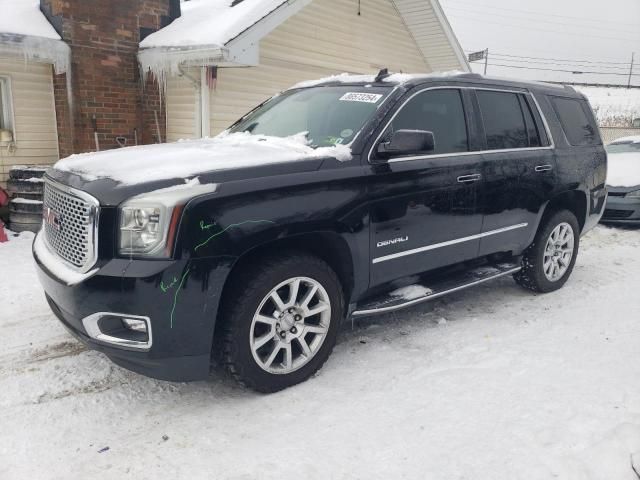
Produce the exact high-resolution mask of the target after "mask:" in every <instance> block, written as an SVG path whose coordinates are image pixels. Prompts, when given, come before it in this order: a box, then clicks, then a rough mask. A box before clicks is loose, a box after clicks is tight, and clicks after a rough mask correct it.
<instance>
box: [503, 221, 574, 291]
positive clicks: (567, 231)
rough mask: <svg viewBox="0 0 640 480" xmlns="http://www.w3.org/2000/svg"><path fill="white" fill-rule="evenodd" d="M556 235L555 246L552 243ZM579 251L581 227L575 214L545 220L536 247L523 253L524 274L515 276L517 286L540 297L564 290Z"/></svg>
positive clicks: (533, 246)
mask: <svg viewBox="0 0 640 480" xmlns="http://www.w3.org/2000/svg"><path fill="white" fill-rule="evenodd" d="M554 234H555V235H556V237H555V238H556V240H555V242H554V241H553V239H551V236H552V235H554ZM569 236H572V237H573V248H572V250H571V256H570V258H568V255H567V252H568V251H569V241H568V238H569ZM579 247H580V227H579V226H578V220H577V219H576V216H575V215H574V214H573V213H571V212H570V211H569V210H559V211H556V212H553V213H551V214H550V215H548V216H546V217H543V221H542V222H541V224H540V226H539V227H538V232H537V233H536V236H535V239H534V240H533V243H532V244H531V245H530V246H529V247H528V248H527V250H526V251H525V252H524V255H523V259H522V270H520V271H519V272H518V273H516V274H515V275H514V276H513V277H514V279H515V281H516V283H518V284H519V285H520V286H522V287H524V288H527V289H529V290H533V291H534V292H540V293H548V292H553V291H555V290H558V289H559V288H562V286H563V285H564V284H565V283H566V282H567V280H568V279H569V277H570V276H571V272H572V271H573V266H574V265H575V263H576V258H577V257H578V250H579ZM547 249H549V250H548V252H546V251H547ZM545 252H546V253H547V254H545ZM556 252H557V253H556ZM563 260H564V261H563ZM545 261H546V262H547V264H546V265H545ZM549 262H550V263H549ZM549 265H551V267H549ZM556 268H557V269H556Z"/></svg>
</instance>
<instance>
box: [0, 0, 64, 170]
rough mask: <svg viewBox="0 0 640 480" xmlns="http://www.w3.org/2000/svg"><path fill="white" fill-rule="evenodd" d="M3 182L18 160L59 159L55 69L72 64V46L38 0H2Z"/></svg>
mask: <svg viewBox="0 0 640 480" xmlns="http://www.w3.org/2000/svg"><path fill="white" fill-rule="evenodd" d="M0 7H1V13H0V183H3V182H5V181H6V178H7V175H8V172H9V168H10V166H11V165H16V164H30V165H39V164H50V163H52V162H54V161H56V160H57V159H58V134H57V128H56V112H55V105H54V94H53V71H54V69H55V71H56V72H58V73H61V72H64V71H66V70H67V69H68V66H69V65H68V62H69V47H68V46H67V45H66V44H65V43H64V42H63V41H62V40H61V39H60V36H59V35H58V34H57V33H56V31H55V30H54V28H53V27H52V26H51V25H50V24H49V22H48V21H47V19H46V18H45V16H44V15H43V14H42V13H41V12H40V9H39V2H38V1H37V0H35V1H34V0H31V1H24V0H2V1H1V2H0Z"/></svg>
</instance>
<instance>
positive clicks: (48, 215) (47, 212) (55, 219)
mask: <svg viewBox="0 0 640 480" xmlns="http://www.w3.org/2000/svg"><path fill="white" fill-rule="evenodd" d="M42 219H43V220H44V223H46V224H47V225H49V226H51V227H53V228H54V229H56V230H60V223H61V221H62V219H61V217H60V214H59V213H58V212H56V211H55V210H52V209H50V208H49V207H47V208H45V209H44V211H43V212H42Z"/></svg>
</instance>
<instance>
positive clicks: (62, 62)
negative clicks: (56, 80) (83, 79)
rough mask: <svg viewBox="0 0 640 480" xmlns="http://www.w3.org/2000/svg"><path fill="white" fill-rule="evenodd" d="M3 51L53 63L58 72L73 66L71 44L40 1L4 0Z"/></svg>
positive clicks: (0, 44) (1, 18) (0, 49)
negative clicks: (43, 10) (70, 54)
mask: <svg viewBox="0 0 640 480" xmlns="http://www.w3.org/2000/svg"><path fill="white" fill-rule="evenodd" d="M0 12H2V14H1V15H0V54H3V53H4V54H9V55H23V56H24V57H25V58H26V59H29V60H35V61H47V62H50V63H53V64H54V66H55V68H56V71H57V72H58V73H61V72H64V71H66V70H67V68H68V66H69V47H68V46H67V44H65V43H64V42H63V41H62V40H61V38H60V35H58V33H57V32H56V31H55V29H54V28H53V26H52V25H51V24H50V23H49V21H48V20H47V18H46V17H45V16H44V14H43V13H42V12H41V11H40V2H39V1H38V0H0Z"/></svg>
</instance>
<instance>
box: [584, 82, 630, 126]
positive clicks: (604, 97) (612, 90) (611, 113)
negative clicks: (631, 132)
mask: <svg viewBox="0 0 640 480" xmlns="http://www.w3.org/2000/svg"><path fill="white" fill-rule="evenodd" d="M574 88H575V89H576V90H578V91H579V92H580V93H582V94H584V95H585V96H586V97H587V99H588V100H589V103H590V104H591V107H592V108H593V111H594V113H595V114H596V118H597V119H598V124H599V125H600V126H610V127H616V126H630V124H631V122H632V121H633V119H634V118H640V89H638V88H624V87H581V86H576V87H574Z"/></svg>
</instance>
